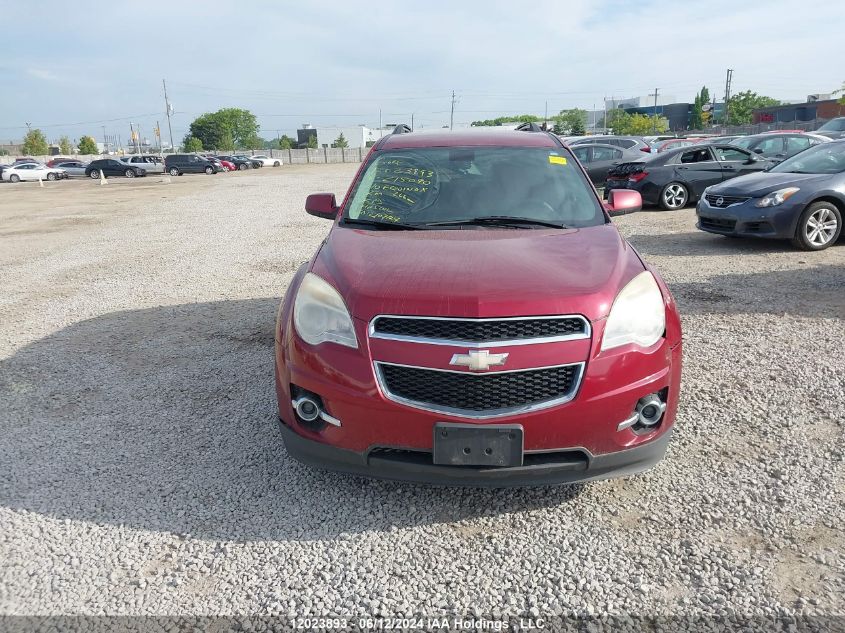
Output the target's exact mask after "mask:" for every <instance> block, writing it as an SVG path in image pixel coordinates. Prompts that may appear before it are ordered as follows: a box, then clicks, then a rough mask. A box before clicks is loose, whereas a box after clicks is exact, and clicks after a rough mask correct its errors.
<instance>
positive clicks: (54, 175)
mask: <svg viewBox="0 0 845 633" xmlns="http://www.w3.org/2000/svg"><path fill="white" fill-rule="evenodd" d="M55 179H56V174H54V173H53V172H50V173H49V174H47V180H55Z"/></svg>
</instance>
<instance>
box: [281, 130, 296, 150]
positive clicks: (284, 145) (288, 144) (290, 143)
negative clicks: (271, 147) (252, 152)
mask: <svg viewBox="0 0 845 633" xmlns="http://www.w3.org/2000/svg"><path fill="white" fill-rule="evenodd" d="M278 144H279V149H293V148H294V147H296V139H293V138H291V137H290V136H288V135H287V134H282V138H280V139H279V143H278Z"/></svg>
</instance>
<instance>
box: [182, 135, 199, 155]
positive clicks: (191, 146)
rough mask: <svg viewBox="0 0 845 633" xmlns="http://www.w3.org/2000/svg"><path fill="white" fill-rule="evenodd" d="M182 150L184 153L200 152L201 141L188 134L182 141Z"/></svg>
mask: <svg viewBox="0 0 845 633" xmlns="http://www.w3.org/2000/svg"><path fill="white" fill-rule="evenodd" d="M182 149H183V150H184V151H186V152H201V151H202V141H201V140H199V139H198V138H197V137H196V136H191V135H190V134H189V135H188V136H186V137H185V140H184V141H182Z"/></svg>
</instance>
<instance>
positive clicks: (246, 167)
mask: <svg viewBox="0 0 845 633" xmlns="http://www.w3.org/2000/svg"><path fill="white" fill-rule="evenodd" d="M238 169H239V170H240V171H244V170H245V169H249V165H247V164H246V163H241V164H240V165H238Z"/></svg>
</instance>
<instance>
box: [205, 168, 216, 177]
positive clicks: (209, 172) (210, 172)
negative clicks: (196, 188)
mask: <svg viewBox="0 0 845 633" xmlns="http://www.w3.org/2000/svg"><path fill="white" fill-rule="evenodd" d="M205 173H207V174H208V175H209V176H210V175H211V174H213V173H214V167H211V166H209V167H206V168H205Z"/></svg>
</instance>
